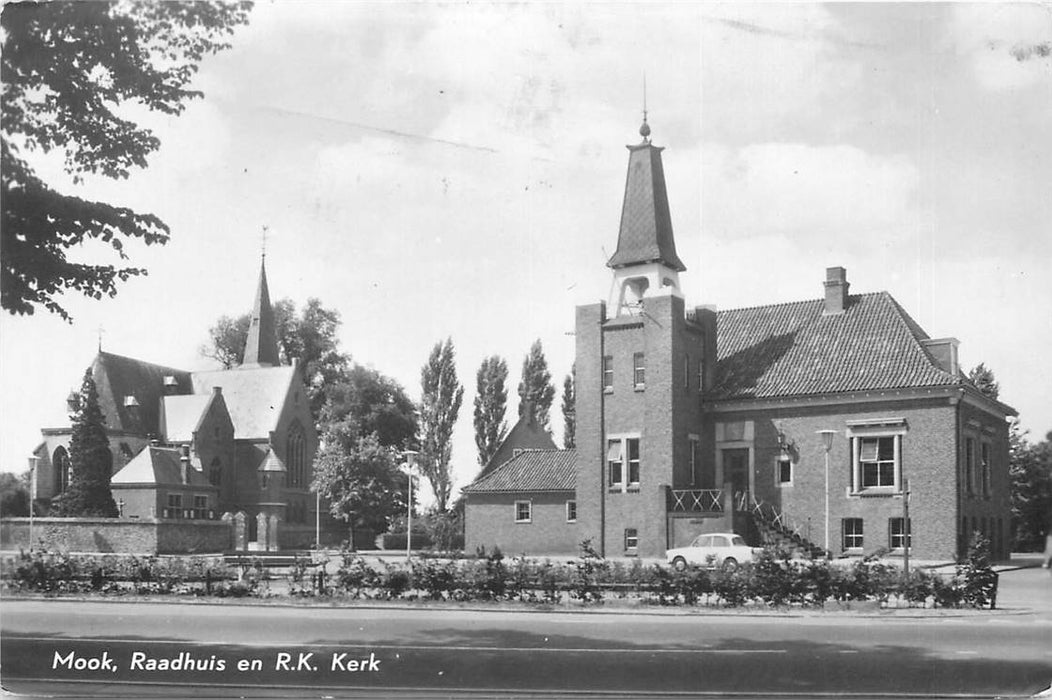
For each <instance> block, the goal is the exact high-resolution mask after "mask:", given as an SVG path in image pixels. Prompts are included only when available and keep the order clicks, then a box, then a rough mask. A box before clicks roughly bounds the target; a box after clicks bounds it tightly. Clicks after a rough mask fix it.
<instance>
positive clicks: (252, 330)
mask: <svg viewBox="0 0 1052 700" xmlns="http://www.w3.org/2000/svg"><path fill="white" fill-rule="evenodd" d="M266 263H267V259H266V256H263V258H262V260H261V261H260V263H259V284H258V285H257V286H256V298H255V301H254V302H253V304H252V320H251V322H250V324H249V327H248V338H247V339H246V340H245V355H244V359H242V361H241V366H242V367H276V366H278V365H280V364H281V361H280V360H279V358H278V335H277V324H276V323H275V321H274V308H273V307H272V306H271V305H270V290H269V288H268V287H267V265H266Z"/></svg>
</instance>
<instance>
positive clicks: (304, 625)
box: [0, 599, 1052, 697]
mask: <svg viewBox="0 0 1052 700" xmlns="http://www.w3.org/2000/svg"><path fill="white" fill-rule="evenodd" d="M0 625H2V627H0V630H2V638H0V661H2V665H3V686H4V688H5V689H6V690H8V691H13V692H17V693H30V692H32V693H39V692H48V691H50V692H68V693H75V694H78V695H98V696H118V695H124V696H136V697H138V696H143V695H146V694H164V695H169V696H170V695H178V696H193V695H197V696H208V697H213V696H217V695H227V696H249V697H253V696H292V695H301V696H315V697H317V696H319V695H335V696H341V695H348V694H352V695H353V694H360V695H369V694H375V693H376V692H378V691H379V690H380V689H386V690H395V691H399V692H401V693H403V694H405V693H407V692H409V693H411V694H413V693H416V692H417V691H420V692H421V693H426V691H441V692H442V693H444V694H446V695H448V694H450V693H451V692H456V693H459V692H461V691H468V690H470V691H498V690H500V691H504V692H503V694H506V693H507V692H508V691H512V692H516V693H519V694H529V693H534V692H536V693H560V694H565V693H568V692H583V691H592V692H593V693H595V694H600V693H612V694H622V695H628V696H639V695H643V694H648V693H656V694H677V693H684V694H691V695H693V694H730V693H738V694H755V695H772V694H795V695H801V694H802V695H808V696H811V695H816V694H827V693H832V694H845V693H851V694H864V695H972V696H1006V695H1007V696H1030V695H1033V694H1035V693H1038V692H1040V691H1042V690H1044V689H1046V688H1048V687H1049V685H1050V684H1052V652H1050V649H1052V619H1050V616H1049V615H1041V614H1033V613H1022V612H1020V611H1006V612H993V613H983V614H976V613H967V614H963V615H960V616H952V617H907V616H904V615H901V614H895V615H893V616H880V617H856V616H848V615H830V614H821V613H816V614H811V615H804V616H800V615H792V616H788V615H781V616H779V615H771V616H747V615H736V614H732V615H711V614H710V615H705V614H687V615H660V614H636V613H626V612H617V613H599V614H594V613H579V612H556V613H548V612H526V613H524V612H509V611H485V612H471V611H464V610H450V609H410V610H406V609H391V608H388V609H377V608H322V607H286V606H241V605H188V604H170V603H158V604H152V603H107V602H66V601H61V600H18V599H7V600H5V601H4V603H3V617H2V622H0ZM188 666H189V669H188V668H187V667H188ZM190 669H192V670H190Z"/></svg>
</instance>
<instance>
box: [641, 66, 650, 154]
mask: <svg viewBox="0 0 1052 700" xmlns="http://www.w3.org/2000/svg"><path fill="white" fill-rule="evenodd" d="M639 135H640V136H642V137H643V143H650V125H649V124H647V74H646V71H643V125H642V126H641V127H639Z"/></svg>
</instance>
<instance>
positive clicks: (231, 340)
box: [200, 297, 351, 422]
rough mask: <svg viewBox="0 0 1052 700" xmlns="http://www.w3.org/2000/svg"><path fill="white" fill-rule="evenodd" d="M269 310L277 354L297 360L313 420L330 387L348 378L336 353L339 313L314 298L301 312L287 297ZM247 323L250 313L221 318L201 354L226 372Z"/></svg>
mask: <svg viewBox="0 0 1052 700" xmlns="http://www.w3.org/2000/svg"><path fill="white" fill-rule="evenodd" d="M272 306H273V309H274V325H275V333H276V335H277V338H278V353H279V355H280V357H281V360H282V362H285V363H289V364H291V362H292V361H293V360H294V359H295V360H298V361H299V364H300V373H301V378H302V379H303V383H304V384H305V385H306V386H307V395H308V398H309V400H310V408H311V415H312V416H314V419H315V421H316V422H317V420H318V418H319V416H320V415H321V412H322V407H323V406H324V405H325V402H326V400H327V399H328V396H329V389H330V387H334V386H337V385H339V384H340V383H341V382H343V381H344V380H345V379H346V378H347V372H348V368H349V367H350V363H351V358H350V356H348V355H346V354H344V353H342V352H340V347H339V345H340V340H339V338H338V337H337V333H338V332H339V329H340V312H339V311H336V310H335V309H328V308H325V306H323V305H322V303H321V300H319V299H316V298H313V297H312V298H310V299H308V300H307V304H306V306H304V307H303V309H302V310H300V311H297V310H296V304H295V303H294V302H293V301H292V300H291V299H280V300H278V301H276V302H274V304H273V305H272ZM251 321H252V314H251V313H245V314H243V315H241V316H238V317H237V318H231V317H230V316H221V317H220V318H219V319H218V320H217V321H216V323H215V325H214V326H212V327H211V328H210V329H208V336H209V344H207V345H203V346H202V347H201V350H200V352H201V354H202V355H203V356H205V357H210V358H212V359H214V360H217V361H218V362H220V363H221V364H222V365H223V367H225V368H226V369H230V368H231V367H236V366H238V365H240V364H241V362H242V360H243V359H244V357H245V341H246V340H247V339H248V329H249V326H250V324H251Z"/></svg>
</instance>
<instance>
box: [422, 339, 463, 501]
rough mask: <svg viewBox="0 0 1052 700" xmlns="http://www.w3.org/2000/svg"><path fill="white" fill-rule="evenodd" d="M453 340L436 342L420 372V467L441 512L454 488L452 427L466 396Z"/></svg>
mask: <svg viewBox="0 0 1052 700" xmlns="http://www.w3.org/2000/svg"><path fill="white" fill-rule="evenodd" d="M455 356H456V353H455V351H454V350H453V340H452V339H451V338H446V340H445V342H438V343H435V347H433V348H432V349H431V356H430V357H429V358H428V360H427V364H426V365H424V367H423V369H422V370H421V372H420V382H421V384H422V385H423V396H422V399H421V402H420V433H421V435H420V468H421V471H422V472H423V474H424V476H426V477H427V480H428V482H430V484H431V489H432V491H434V493H435V506H436V508H437V510H438V511H439V512H443V511H445V510H446V503H448V501H449V496H450V494H451V493H452V491H453V479H452V475H451V474H450V469H449V458H450V452H451V450H452V447H453V427H454V426H455V425H456V422H457V414H458V413H460V404H461V402H462V401H463V399H464V387H462V386H460V381H459V380H458V379H457V368H456V365H455V364H454V359H455Z"/></svg>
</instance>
